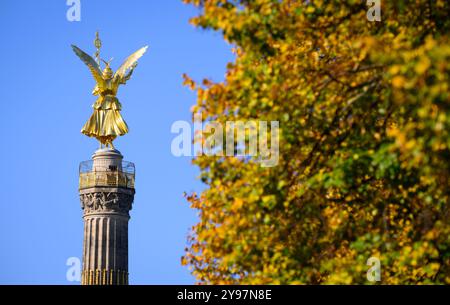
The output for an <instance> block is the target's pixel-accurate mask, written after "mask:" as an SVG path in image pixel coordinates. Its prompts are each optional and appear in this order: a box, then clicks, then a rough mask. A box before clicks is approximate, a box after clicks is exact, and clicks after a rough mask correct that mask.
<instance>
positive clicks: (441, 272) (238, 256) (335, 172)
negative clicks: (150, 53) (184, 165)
mask: <svg viewBox="0 0 450 305" xmlns="http://www.w3.org/2000/svg"><path fill="white" fill-rule="evenodd" d="M185 2H186V3H188V4H191V5H195V6H197V7H198V8H199V9H200V14H199V16H197V17H194V18H193V19H192V20H191V23H192V24H194V25H195V26H197V27H200V28H204V29H212V30H214V31H219V32H221V33H222V35H223V37H224V39H225V40H226V41H227V42H229V43H230V44H231V45H233V46H234V52H235V54H236V59H235V61H234V62H233V63H230V64H228V66H227V72H226V76H225V79H224V81H223V82H218V83H214V82H212V81H209V80H204V81H203V82H201V83H197V82H194V81H193V80H191V79H189V78H188V77H187V76H186V77H185V83H186V84H188V85H189V86H191V87H192V88H193V89H194V90H196V92H197V96H198V99H197V102H196V104H195V105H194V106H193V108H192V111H193V112H194V113H202V115H203V120H204V121H205V122H206V121H211V120H214V121H218V122H225V121H237V120H240V121H248V120H256V121H260V120H264V121H273V120H276V121H279V122H280V156H279V162H278V165H277V166H274V167H262V166H261V165H260V164H259V163H258V162H255V160H256V159H257V158H256V157H250V158H240V157H227V156H219V155H217V156H206V155H202V156H198V157H196V158H195V159H194V160H193V163H194V164H195V165H197V166H198V167H199V168H200V170H201V179H202V181H203V182H204V183H205V184H206V188H205V190H204V191H203V192H201V193H200V194H190V195H188V196H187V198H188V200H189V202H190V203H191V206H192V208H194V209H197V210H198V212H199V222H198V223H197V224H196V225H195V226H194V227H193V228H192V232H191V235H190V236H189V238H188V247H187V249H186V254H185V256H184V257H183V258H182V262H183V263H184V264H187V265H188V266H189V267H190V268H191V269H192V272H193V274H194V275H195V276H196V278H197V279H198V281H199V282H201V283H207V284H208V283H216V284H217V283H219V284H220V283H241V284H267V283H275V284H278V283H280V284H295V283H309V284H322V283H323V284H326V283H340V284H350V283H369V282H368V281H367V278H366V272H367V270H368V268H369V266H367V264H366V263H367V260H368V259H369V258H370V257H376V258H379V259H380V262H381V283H391V284H413V283H447V284H450V210H449V204H450V202H449V192H450V191H449V190H450V180H449V175H450V136H449V131H450V96H449V68H450V66H449V61H450V45H449V36H448V33H449V29H450V22H449V16H448V12H449V11H450V7H449V2H448V1H445V0H436V1H425V0H416V1H383V0H382V1H381V3H382V5H381V21H380V22H371V21H370V20H368V18H367V11H368V10H369V8H370V6H367V4H366V1H361V0H347V1H341V0H339V1H338V0H328V1H325V0H322V1H319V0H316V1H313V0H311V1H300V0H297V1H295V0H286V1H278V0H253V1H250V0H240V1H239V0H234V1H233V0H185Z"/></svg>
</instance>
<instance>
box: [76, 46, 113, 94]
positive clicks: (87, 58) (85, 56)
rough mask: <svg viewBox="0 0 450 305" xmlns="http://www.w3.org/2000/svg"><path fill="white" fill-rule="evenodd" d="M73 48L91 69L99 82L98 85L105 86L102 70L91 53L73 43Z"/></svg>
mask: <svg viewBox="0 0 450 305" xmlns="http://www.w3.org/2000/svg"><path fill="white" fill-rule="evenodd" d="M72 49H73V51H74V52H75V54H77V56H78V57H79V58H80V59H81V60H82V61H83V62H84V63H85V64H86V65H87V66H88V67H89V70H91V73H92V75H93V76H94V78H95V81H96V82H97V86H103V85H104V82H105V81H104V80H103V77H102V71H101V70H100V67H99V65H98V64H97V62H96V61H95V60H94V59H93V58H92V57H91V56H90V55H89V54H87V53H85V52H84V51H83V50H81V49H80V48H78V47H77V46H74V45H72Z"/></svg>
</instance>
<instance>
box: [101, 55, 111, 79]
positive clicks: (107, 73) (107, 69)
mask: <svg viewBox="0 0 450 305" xmlns="http://www.w3.org/2000/svg"><path fill="white" fill-rule="evenodd" d="M111 60H112V59H111ZM111 60H110V61H105V60H103V59H102V61H103V62H104V63H105V65H106V66H105V68H104V69H103V72H102V74H103V77H104V78H106V79H109V78H112V77H113V71H112V69H111V67H110V66H109V63H110V62H111Z"/></svg>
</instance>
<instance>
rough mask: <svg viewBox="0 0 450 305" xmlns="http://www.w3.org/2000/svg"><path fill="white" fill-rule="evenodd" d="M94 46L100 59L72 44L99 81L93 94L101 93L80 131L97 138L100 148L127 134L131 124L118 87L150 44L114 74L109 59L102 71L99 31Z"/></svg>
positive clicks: (129, 74) (129, 58)
mask: <svg viewBox="0 0 450 305" xmlns="http://www.w3.org/2000/svg"><path fill="white" fill-rule="evenodd" d="M95 46H96V47H97V52H96V53H95V56H96V58H97V61H96V60H94V58H92V57H91V56H90V55H88V54H87V53H85V52H84V51H82V50H81V49H80V48H78V47H77V46H74V45H72V49H73V50H74V52H75V54H76V55H77V56H78V57H79V58H80V59H81V60H82V61H83V62H84V63H85V64H86V65H87V66H88V68H89V70H90V71H91V73H92V76H93V77H94V79H95V81H96V83H97V84H96V86H95V88H94V90H93V91H92V94H93V95H96V96H98V98H97V100H96V101H95V103H94V104H93V106H92V107H93V109H94V111H93V113H92V115H91V117H90V118H89V119H88V121H87V122H86V124H84V126H83V128H82V129H81V132H82V133H83V134H85V135H87V136H89V137H95V138H96V139H97V140H98V141H99V142H100V147H102V146H103V145H105V146H110V147H114V146H113V144H112V142H113V140H114V139H115V138H116V137H117V136H122V135H124V134H126V133H128V126H127V124H126V123H125V121H124V119H123V118H122V115H121V114H120V110H121V109H122V105H121V104H120V102H119V100H118V99H117V97H116V94H117V90H118V88H119V86H120V85H124V84H126V82H127V81H128V80H129V79H130V78H131V75H132V74H133V71H134V69H135V68H136V66H137V60H138V59H139V58H140V57H141V56H142V55H144V53H145V51H146V50H147V46H145V47H143V48H141V49H139V50H137V51H136V52H135V53H133V54H131V55H130V56H129V57H128V58H127V59H126V60H125V61H124V63H123V64H122V65H121V66H120V67H119V69H117V71H116V72H115V73H113V71H112V69H111V67H110V61H108V62H107V61H105V60H103V59H102V62H103V63H104V65H105V67H104V69H103V71H102V70H101V66H100V60H99V56H100V51H99V48H100V46H101V41H100V39H99V38H98V34H97V36H96V40H95Z"/></svg>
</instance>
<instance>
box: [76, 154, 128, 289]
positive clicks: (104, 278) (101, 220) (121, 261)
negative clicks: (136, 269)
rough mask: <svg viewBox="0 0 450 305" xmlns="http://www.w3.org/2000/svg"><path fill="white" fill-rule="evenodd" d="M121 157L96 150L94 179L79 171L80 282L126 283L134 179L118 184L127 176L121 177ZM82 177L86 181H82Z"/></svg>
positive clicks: (94, 283)
mask: <svg viewBox="0 0 450 305" xmlns="http://www.w3.org/2000/svg"><path fill="white" fill-rule="evenodd" d="M121 160H122V155H121V154H120V153H119V152H118V151H117V150H111V149H109V150H108V149H107V150H105V149H103V150H99V151H97V152H96V153H95V154H94V156H93V167H92V172H89V174H91V176H92V177H93V178H92V177H91V178H92V179H91V178H86V177H81V174H80V185H83V188H80V190H79V193H80V200H81V206H82V209H83V219H84V239H83V271H82V280H81V284H82V285H127V284H128V221H129V219H130V215H129V211H130V210H131V208H132V203H133V199H134V193H135V190H134V181H133V184H132V186H133V187H130V184H129V183H128V182H127V183H119V181H122V182H123V179H129V178H130V177H123V176H121V175H122V174H121V172H122V168H121ZM132 178H133V179H134V173H133V177H132ZM82 179H85V181H88V182H87V183H86V182H84V183H83V184H82V183H81V180H82ZM86 179H91V180H86Z"/></svg>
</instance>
